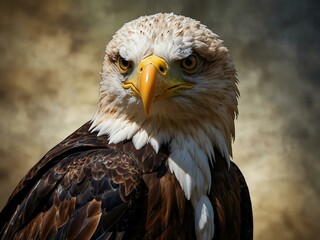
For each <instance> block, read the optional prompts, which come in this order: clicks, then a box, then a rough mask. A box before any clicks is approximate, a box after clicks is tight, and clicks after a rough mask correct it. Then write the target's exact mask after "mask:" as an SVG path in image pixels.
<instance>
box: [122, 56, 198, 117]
mask: <svg viewBox="0 0 320 240" xmlns="http://www.w3.org/2000/svg"><path fill="white" fill-rule="evenodd" d="M136 71H137V72H138V74H134V76H133V77H132V78H129V80H127V81H125V82H124V83H122V86H123V88H125V89H128V88H131V89H132V90H133V92H134V93H135V94H137V95H138V96H140V97H141V100H142V103H143V108H144V110H145V112H146V115H147V116H148V117H149V116H150V113H151V109H152V103H153V102H154V101H157V100H160V99H165V98H168V97H171V96H175V95H178V93H177V90H178V89H182V88H184V89H190V88H192V87H193V85H194V84H193V83H191V82H185V81H184V80H183V79H182V76H181V74H174V71H172V70H170V71H171V72H170V71H169V66H168V64H167V62H166V61H165V60H164V59H163V58H160V57H158V56H155V55H151V56H149V57H146V58H145V59H143V60H142V61H141V62H140V63H139V64H138V66H137V69H136Z"/></svg>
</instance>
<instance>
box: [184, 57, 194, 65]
mask: <svg viewBox="0 0 320 240" xmlns="http://www.w3.org/2000/svg"><path fill="white" fill-rule="evenodd" d="M192 63H193V61H192V59H191V58H187V59H186V61H185V64H186V66H188V67H190V66H192Z"/></svg>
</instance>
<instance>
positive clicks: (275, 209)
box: [0, 0, 320, 240]
mask: <svg viewBox="0 0 320 240" xmlns="http://www.w3.org/2000/svg"><path fill="white" fill-rule="evenodd" d="M157 12H175V13H177V14H182V15H187V16H190V17H193V18H196V19H198V20H200V21H201V22H202V23H203V24H205V25H207V26H208V27H209V28H210V29H211V30H213V31H214V32H215V33H217V34H218V35H220V36H221V37H222V39H224V41H225V45H226V46H227V47H228V48H229V50H230V52H231V54H232V56H233V58H234V62H235V64H236V66H237V69H238V75H239V79H240V84H239V88H240V91H241V98H240V102H239V110H240V115H239V118H238V120H237V121H236V141H235V143H234V159H235V162H236V163H237V164H238V165H239V166H240V168H241V169H242V171H243V173H244V175H245V176H246V180H247V182H248V185H249V188H250V190H251V196H252V202H253V209H254V222H255V239H259V240H269V239H272V240H275V239H281V240H287V239H288V240H289V239H300V240H301V239H317V237H318V236H319V234H320V230H319V222H320V164H319V157H320V147H319V144H320V138H319V133H320V132H319V130H320V124H319V119H320V92H319V90H320V66H319V65H320V44H319V43H320V21H319V20H320V2H319V1H312V0H311V1H292V0H283V1H278V0H268V1H267V0H260V1H254V0H244V1H236V0H224V1H217V0H207V1H195V0H162V1H139V2H137V1H125V0H109V1H86V0H78V1H65V0H56V1H43V0H29V1H22V0H21V1H8V0H7V1H5V0H4V1H1V2H0V56H1V57H0V118H1V121H0V139H1V144H0V156H1V157H0V209H1V208H2V207H3V206H4V204H5V202H6V201H7V199H8V197H9V195H10V194H11V192H12V190H13V188H14V187H15V185H16V184H17V183H18V181H19V180H20V179H21V178H22V177H23V176H24V175H25V173H26V172H27V171H28V169H30V168H31V167H32V166H33V165H34V164H35V163H36V162H37V161H38V160H39V159H40V158H41V157H42V156H43V155H44V154H45V153H46V152H47V151H48V150H49V149H50V148H52V147H53V146H54V145H56V144H57V143H58V142H60V141H61V140H62V139H64V138H65V137H66V136H68V135H69V134H71V133H72V132H73V131H74V130H76V129H77V128H78V127H80V126H81V125H82V124H83V123H84V122H86V121H87V120H89V119H90V118H91V117H92V116H93V114H94V112H95V109H96V103H97V99H98V89H99V81H100V76H99V71H100V69H101V65H102V60H103V56H104V48H105V45H106V43H107V42H108V41H109V40H110V39H111V37H112V35H113V34H114V32H115V31H116V30H117V29H118V28H120V27H121V26H122V25H123V24H124V23H125V22H127V21H129V20H133V19H135V18H137V17H139V16H141V15H148V14H153V13H157Z"/></svg>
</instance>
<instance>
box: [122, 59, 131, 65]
mask: <svg viewBox="0 0 320 240" xmlns="http://www.w3.org/2000/svg"><path fill="white" fill-rule="evenodd" d="M121 62H122V66H124V67H128V65H129V62H128V61H126V60H124V59H122V60H121Z"/></svg>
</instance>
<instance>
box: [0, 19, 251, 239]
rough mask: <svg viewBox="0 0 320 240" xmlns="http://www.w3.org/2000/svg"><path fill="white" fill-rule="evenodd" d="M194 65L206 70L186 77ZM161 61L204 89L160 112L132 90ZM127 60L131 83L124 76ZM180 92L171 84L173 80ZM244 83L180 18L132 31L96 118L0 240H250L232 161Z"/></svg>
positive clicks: (57, 159)
mask: <svg viewBox="0 0 320 240" xmlns="http://www.w3.org/2000/svg"><path fill="white" fill-rule="evenodd" d="M191 54H196V55H197V56H199V57H198V59H199V70H198V71H197V72H195V73H193V74H187V73H186V72H183V71H182V69H181V66H180V61H182V60H183V59H185V58H187V57H188V56H190V55H191ZM149 55H155V56H158V57H160V58H161V59H163V60H164V61H165V62H166V63H167V64H168V66H169V69H168V72H169V73H171V72H173V73H175V74H178V75H175V76H176V77H177V78H181V79H183V80H184V81H186V82H192V83H193V84H194V87H192V88H191V89H188V90H185V89H183V90H180V91H177V96H174V97H170V98H166V99H164V100H159V101H154V103H153V107H152V110H151V114H150V116H149V117H147V116H146V114H145V112H144V108H143V105H142V101H141V98H140V97H139V96H137V95H136V94H135V93H134V92H132V90H131V89H124V88H123V85H122V83H123V82H125V81H127V80H128V79H130V78H134V77H135V76H138V75H139V73H138V71H139V70H138V69H137V66H138V65H139V63H140V62H141V61H142V60H143V59H145V58H146V57H148V56H149ZM119 57H121V58H123V59H125V60H126V61H128V62H130V63H132V66H133V67H132V71H131V72H128V73H125V74H124V73H123V72H121V71H119V66H118V65H117V61H118V59H119ZM168 81H170V79H169V80H168ZM236 83H237V78H236V71H235V69H234V66H233V63H232V61H231V58H230V56H229V53H228V50H227V49H226V48H225V47H224V46H223V45H222V41H221V40H220V38H219V37H218V36H217V35H216V34H214V33H212V32H211V31H210V30H209V29H207V28H206V27H205V26H204V25H202V24H200V23H199V22H198V21H195V20H193V19H190V18H187V17H183V16H177V15H174V14H156V15H152V16H146V17H141V18H139V19H137V20H134V21H132V22H129V23H127V24H125V25H124V26H123V27H122V28H121V29H120V30H119V31H118V32H117V33H116V34H115V36H114V37H113V39H112V40H111V41H110V43H109V44H108V45H107V48H106V56H105V60H104V63H103V69H102V80H101V88H100V98H99V103H98V109H97V112H96V115H95V116H94V118H93V119H92V121H90V122H88V123H86V124H85V125H83V126H82V127H81V128H80V129H78V130H77V131H76V132H75V133H73V134H72V135H70V136H69V137H68V138H67V139H65V140H64V141H62V142H61V143H60V144H58V145H57V146H56V147H54V148H53V149H52V150H51V151H50V152H48V153H47V154H46V155H45V156H44V157H43V158H42V159H41V160H40V161H39V162H38V163H37V164H36V165H35V166H34V167H33V168H32V169H31V170H30V171H29V173H28V174H27V175H26V176H25V178H24V179H23V180H22V181H21V182H20V183H19V185H18V186H17V188H16V189H15V191H14V192H13V194H12V196H11V197H10V199H9V201H8V203H7V205H6V206H5V208H4V209H3V210H2V212H1V216H0V217H1V219H5V220H4V221H2V222H1V225H0V231H1V232H0V236H1V239H25V238H27V239H28V238H29V239H195V238H197V239H252V211H251V202H250V196H249V191H248V188H247V185H246V183H245V181H244V178H243V176H242V174H241V172H240V170H239V169H238V168H237V166H236V165H235V164H234V163H233V162H232V161H231V160H230V159H231V158H230V156H231V155H232V151H231V141H232V139H233V138H234V118H235V116H236V115H237V113H238V112H237V97H238V96H239V92H238V89H237V86H236Z"/></svg>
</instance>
